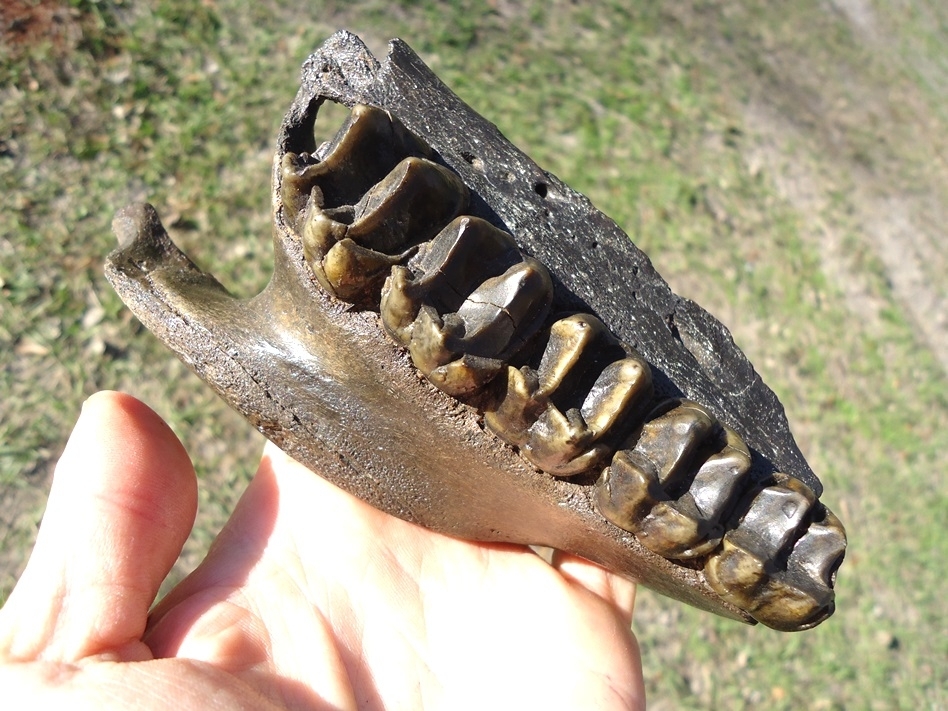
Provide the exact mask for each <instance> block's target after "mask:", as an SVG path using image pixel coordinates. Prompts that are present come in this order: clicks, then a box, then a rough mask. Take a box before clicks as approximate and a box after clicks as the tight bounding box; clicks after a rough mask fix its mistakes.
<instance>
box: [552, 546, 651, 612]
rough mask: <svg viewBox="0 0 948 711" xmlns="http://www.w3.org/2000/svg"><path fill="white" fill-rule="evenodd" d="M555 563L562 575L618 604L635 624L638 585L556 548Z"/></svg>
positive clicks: (616, 606) (620, 609)
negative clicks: (633, 615)
mask: <svg viewBox="0 0 948 711" xmlns="http://www.w3.org/2000/svg"><path fill="white" fill-rule="evenodd" d="M552 565H553V567H554V568H556V569H557V570H559V571H560V574H561V575H562V576H563V577H565V578H566V579H567V580H569V581H571V582H572V583H574V584H576V585H579V586H580V587H583V588H586V589H587V590H589V591H590V592H592V593H594V594H596V595H598V596H599V597H601V598H602V599H603V600H605V601H606V602H608V603H609V604H610V605H612V606H613V607H615V608H616V609H617V610H618V611H619V612H620V613H621V614H622V616H623V619H624V620H625V621H626V622H627V623H628V624H629V625H631V624H632V613H633V611H634V609H635V591H636V585H635V583H633V582H632V581H631V580H627V579H625V578H623V577H621V576H619V575H616V574H615V573H612V572H610V571H608V570H606V569H605V568H603V567H601V566H598V565H596V564H595V563H592V562H590V561H588V560H586V559H585V558H580V557H579V556H575V555H572V554H570V553H564V552H563V551H558V550H557V551H553V560H552Z"/></svg>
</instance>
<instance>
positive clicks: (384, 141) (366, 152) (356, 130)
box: [280, 104, 432, 215]
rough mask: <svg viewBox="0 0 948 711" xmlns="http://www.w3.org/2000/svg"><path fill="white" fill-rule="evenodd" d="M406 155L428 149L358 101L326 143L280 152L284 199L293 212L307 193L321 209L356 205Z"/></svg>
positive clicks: (298, 210) (396, 123) (423, 153)
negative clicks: (294, 151)
mask: <svg viewBox="0 0 948 711" xmlns="http://www.w3.org/2000/svg"><path fill="white" fill-rule="evenodd" d="M409 156H416V157H420V158H431V157H432V155H431V148H430V147H429V146H428V144H426V143H425V142H423V141H420V140H419V139H418V137H417V136H415V134H414V133H412V132H411V131H409V130H407V129H406V128H405V126H404V125H403V124H402V123H401V121H399V120H398V119H396V118H393V117H392V115H391V114H389V113H388V112H387V111H383V110H382V109H379V108H377V107H375V106H367V105H366V104H357V105H355V106H353V107H352V110H351V111H350V112H349V115H348V117H347V118H346V122H345V123H344V124H343V125H342V127H341V128H340V129H339V131H337V132H336V135H335V137H334V139H333V140H332V141H331V142H328V143H325V144H323V145H322V146H320V147H319V148H318V149H315V148H314V149H313V152H312V153H310V152H309V151H308V150H304V151H303V152H302V153H300V154H297V153H293V152H287V153H284V154H283V156H282V157H281V159H280V166H281V170H282V173H283V176H282V180H281V183H280V193H281V198H282V201H283V204H284V205H285V206H286V207H287V211H288V213H290V214H293V215H299V214H301V213H302V212H303V207H304V206H305V204H306V202H307V200H309V199H310V198H311V197H314V198H315V201H316V202H317V203H318V204H319V205H320V206H321V207H326V208H331V207H339V206H340V205H352V204H355V203H356V202H358V200H359V198H360V197H362V196H363V195H364V194H365V193H366V192H367V191H368V190H369V188H371V187H372V186H373V185H375V184H377V183H378V182H379V181H381V180H382V179H383V178H384V177H385V176H386V175H388V173H389V172H390V171H391V170H392V169H393V168H394V167H395V166H396V165H398V163H399V162H401V161H402V160H403V159H405V158H408V157H409ZM314 191H315V196H314V195H313V193H314Z"/></svg>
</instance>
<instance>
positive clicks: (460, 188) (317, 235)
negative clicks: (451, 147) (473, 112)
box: [282, 106, 468, 303]
mask: <svg viewBox="0 0 948 711" xmlns="http://www.w3.org/2000/svg"><path fill="white" fill-rule="evenodd" d="M373 145H375V146H378V149H377V150H374V151H373V150H370V148H371V147H372V146H373ZM322 150H323V151H324V157H323V158H322V159H320V158H319V156H318V155H317V156H312V155H306V154H303V155H299V156H298V155H296V154H292V153H288V154H286V155H285V156H284V157H283V163H282V172H283V181H284V182H283V190H282V193H283V196H284V201H285V203H287V204H288V207H289V209H290V210H295V211H296V212H295V216H294V217H292V219H290V220H288V222H289V223H290V224H292V225H293V227H294V228H295V229H296V231H297V233H298V234H299V236H300V239H301V241H302V243H303V253H304V255H305V257H306V259H307V261H308V262H309V264H310V266H311V267H312V269H313V273H314V274H315V275H316V278H317V279H318V280H319V282H320V284H321V285H322V286H323V288H325V289H326V290H327V291H329V292H330V293H331V294H333V295H334V296H336V297H337V298H339V299H342V300H344V301H349V302H353V303H355V302H360V303H361V302H364V301H366V300H369V301H371V300H374V298H375V297H376V296H377V294H378V290H379V288H380V287H381V284H382V282H383V281H384V279H385V277H386V276H387V275H388V273H389V271H390V269H391V268H392V266H394V265H395V264H399V263H401V262H404V261H405V260H406V259H408V257H409V256H410V255H411V253H412V251H413V249H414V248H415V247H416V246H417V245H419V244H421V243H422V242H426V241H427V240H429V239H431V238H432V237H434V235H436V234H437V233H438V232H439V231H440V230H441V228H442V227H444V225H445V224H447V223H448V222H450V221H451V220H452V219H453V218H454V217H455V216H457V215H459V214H460V213H461V212H463V211H464V209H465V208H466V207H467V200H468V191H467V187H466V186H465V185H464V183H463V182H462V181H461V180H460V178H458V176H457V175H456V174H455V173H454V172H452V171H450V170H448V169H447V168H444V167H443V166H440V165H438V164H437V163H434V162H432V161H431V160H428V159H427V158H426V157H421V156H431V150H430V148H428V147H427V146H426V145H424V144H423V143H422V142H421V141H419V140H418V139H417V138H415V137H414V136H413V135H412V134H411V133H410V132H409V131H408V130H407V129H405V127H404V126H402V125H401V123H399V122H398V121H397V120H395V119H393V118H392V117H391V116H389V114H387V113H385V112H384V111H381V110H379V109H376V108H372V107H368V106H356V107H355V108H354V109H353V111H352V112H351V114H350V116H349V120H348V121H347V122H346V123H345V125H343V127H342V128H341V129H340V130H339V132H338V133H337V134H336V137H335V139H334V140H333V141H332V142H331V143H329V144H326V145H325V146H323V149H322Z"/></svg>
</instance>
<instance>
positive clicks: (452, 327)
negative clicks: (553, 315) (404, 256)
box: [381, 217, 553, 396]
mask: <svg viewBox="0 0 948 711" xmlns="http://www.w3.org/2000/svg"><path fill="white" fill-rule="evenodd" d="M552 299H553V284H552V282H551V280H550V275H549V273H548V272H547V271H546V268H545V267H544V266H543V265H542V264H540V263H539V262H537V261H536V260H534V259H531V258H529V257H526V256H525V255H524V254H523V253H522V252H521V251H520V250H519V249H518V248H517V246H516V244H515V243H514V241H513V239H512V238H511V237H510V235H508V234H507V233H506V232H503V231H501V230H498V229H497V228H496V227H494V226H493V225H491V224H490V223H488V222H486V221H484V220H481V219H480V218H476V217H462V218H457V219H455V220H454V221H453V222H452V223H451V224H449V225H448V226H447V227H446V228H445V229H444V230H442V231H441V232H440V233H439V234H438V235H437V236H436V237H435V238H434V239H433V240H432V241H431V242H429V243H427V244H425V245H423V246H422V248H421V249H420V250H419V254H418V255H417V256H416V257H415V258H414V259H412V261H411V262H410V264H409V266H408V267H407V268H404V267H402V268H399V267H396V268H395V269H393V271H392V274H391V276H390V277H389V278H388V279H387V280H386V282H385V285H384V287H383V288H382V299H381V313H382V322H383V324H384V325H385V328H386V329H387V330H388V332H389V333H390V334H391V335H392V336H393V338H395V339H396V340H398V341H399V342H400V343H402V344H403V345H405V346H407V347H408V349H409V353H410V354H411V356H412V361H413V362H414V364H415V367H417V368H418V369H419V370H420V371H421V372H422V373H423V374H424V375H425V376H426V377H427V378H428V379H429V380H430V381H431V382H433V383H434V384H435V385H436V386H438V387H439V388H441V389H442V390H444V391H445V392H447V393H448V394H450V395H455V396H464V395H470V394H472V393H473V392H475V391H477V390H479V389H480V388H482V387H483V386H484V385H485V384H486V383H487V382H489V381H490V380H491V379H492V378H494V377H495V376H496V375H497V374H498V373H499V372H500V371H501V370H502V368H503V366H504V362H505V361H506V360H508V359H509V358H510V356H511V355H512V354H513V353H514V352H515V351H516V350H518V349H519V348H520V347H521V345H522V344H523V343H524V342H525V341H526V340H527V339H529V338H530V336H532V335H533V333H534V332H535V331H536V330H537V329H538V328H539V326H540V324H541V323H542V321H543V319H545V318H546V314H547V312H548V310H549V307H550V303H551V302H552Z"/></svg>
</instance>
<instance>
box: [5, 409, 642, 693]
mask: <svg viewBox="0 0 948 711" xmlns="http://www.w3.org/2000/svg"><path fill="white" fill-rule="evenodd" d="M196 508H197V482H196V480H195V475H194V469H193V467H192V465H191V461H190V459H189V457H188V455H187V453H186V452H185V450H184V448H183V447H182V445H181V443H180V442H179V441H178V439H177V438H176V437H175V435H174V434H173V433H172V432H171V430H170V429H169V428H168V426H167V425H166V424H165V423H164V422H163V421H162V420H161V418H160V417H159V416H158V415H156V414H155V413H154V412H153V411H152V410H150V409H149V408H148V407H147V406H145V405H143V404H142V403H141V402H139V401H138V400H135V399H134V398H132V397H131V396H129V395H123V394H120V393H99V394H97V395H95V396H93V397H92V398H90V399H89V400H88V401H87V402H86V404H85V405H84V407H83V411H82V415H81V416H80V418H79V421H78V423H77V424H76V427H75V429H74V431H73V434H72V436H71V438H70V440H69V443H68V445H67V447H66V450H65V452H64V453H63V456H62V459H61V460H60V462H59V464H58V466H57V468H56V473H55V477H54V481H53V487H52V490H51V492H50V497H49V503H48V506H47V510H46V514H45V516H44V518H43V522H42V526H41V528H40V531H39V535H38V537H37V541H36V546H35V548H34V550H33V553H32V556H31V558H30V562H29V564H28V566H27V568H26V570H25V571H24V573H23V575H22V577H21V578H20V580H19V582H18V583H17V586H16V588H15V589H14V591H13V593H12V594H11V596H10V598H9V600H8V601H7V603H6V605H5V606H4V607H3V608H2V609H0V689H3V697H4V700H5V703H6V702H9V701H13V700H16V701H19V702H20V703H14V704H13V707H21V706H23V705H25V704H28V705H29V707H31V708H47V707H50V708H70V709H73V708H90V709H97V710H99V709H110V708H116V709H127V708H136V709H159V708H161V709H164V708H174V709H176V710H177V711H183V710H185V709H284V708H285V709H422V708H425V709H436V708H444V709H467V708H471V709H474V708H476V709H486V708H491V709H507V708H510V709H515V708H516V709H524V708H544V709H555V708H563V709H578V708H595V709H613V708H614V709H629V708H644V692H643V688H642V666H641V661H640V658H639V648H638V645H637V643H636V640H635V637H634V636H633V635H632V632H631V619H632V608H633V603H634V601H635V586H634V585H633V584H632V583H630V582H628V581H626V580H624V579H622V578H619V577H618V576H615V575H613V574H611V573H609V572H607V571H605V570H603V569H602V568H599V567H597V566H595V565H593V564H591V563H588V562H586V561H583V560H581V559H578V558H575V557H571V556H566V555H557V556H555V558H554V564H553V565H552V566H550V565H548V564H547V563H545V562H544V561H543V560H541V559H540V558H539V557H537V556H536V555H535V554H534V553H533V552H531V551H530V550H529V549H528V548H526V547H523V546H514V545H490V544H479V543H471V542H466V541H459V540H455V539H452V538H448V537H446V536H443V535H440V534H437V533H433V532H431V531H428V530H425V529H422V528H420V527H418V526H415V525H412V524H409V523H406V522H404V521H400V520H398V519H395V518H392V517H391V516H389V515H387V514H384V513H381V512H379V511H377V510H375V509H373V508H371V507H370V506H368V505H366V504H364V503H363V502H361V501H359V500H358V499H356V498H354V497H352V496H350V495H349V494H347V493H345V492H343V491H341V490H339V489H337V488H336V487H334V486H333V485H331V484H329V483H328V482H326V481H325V480H323V479H322V478H320V477H319V476H315V475H314V474H313V473H312V472H311V471H309V470H308V469H306V468H305V467H303V466H302V465H300V464H298V463H296V462H295V461H293V460H292V459H290V458H289V457H287V456H286V455H285V454H283V453H282V452H280V451H279V450H278V449H277V448H276V447H273V446H270V445H268V446H267V448H266V450H265V451H264V455H263V459H262V461H261V464H260V467H259V469H258V471H257V474H256V476H255V477H254V479H253V481H252V483H251V484H250V486H249V487H248V489H247V491H246V492H245V493H244V495H243V497H242V498H241V500H240V503H239V504H238V506H237V507H236V509H235V511H234V513H233V515H232V516H231V518H230V520H229V521H228V523H227V524H226V526H225V527H224V529H223V530H222V531H221V533H220V535H219V536H218V537H217V539H216V541H215V542H214V543H213V545H212V546H211V549H210V551H209V552H208V554H207V557H206V558H205V559H204V561H203V562H202V563H201V564H200V566H199V567H198V568H197V569H196V570H195V571H194V572H193V573H192V574H191V575H190V576H189V577H188V578H186V579H185V580H184V581H183V582H182V583H181V584H179V585H178V586H177V587H176V588H174V589H173V590H172V591H171V592H170V593H169V594H168V595H167V596H166V597H165V598H164V599H163V600H162V601H161V602H160V603H158V604H157V605H155V606H153V601H154V599H155V596H156V594H157V591H158V587H159V585H160V584H161V582H162V580H163V579H164V578H165V576H166V575H167V573H168V571H169V570H170V568H171V566H172V564H173V563H174V562H175V560H176V558H177V556H178V554H179V552H180V550H181V547H182V545H183V544H184V542H185V539H186V538H187V536H188V534H189V532H190V530H191V526H192V524H193V522H194V515H195V511H196Z"/></svg>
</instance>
